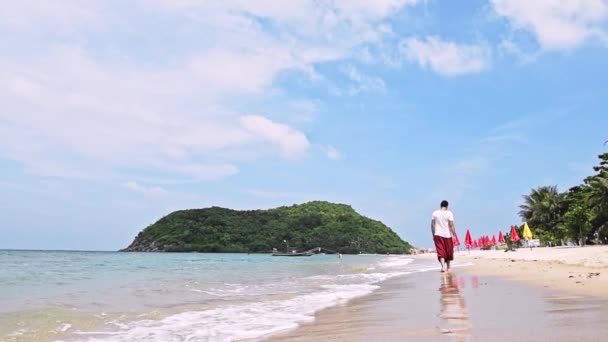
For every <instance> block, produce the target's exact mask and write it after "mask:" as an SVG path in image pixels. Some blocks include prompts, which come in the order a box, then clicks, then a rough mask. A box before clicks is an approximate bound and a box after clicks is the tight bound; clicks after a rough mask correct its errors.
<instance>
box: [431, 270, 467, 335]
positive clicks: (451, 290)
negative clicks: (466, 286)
mask: <svg viewBox="0 0 608 342" xmlns="http://www.w3.org/2000/svg"><path fill="white" fill-rule="evenodd" d="M462 283H464V281H463V280H461V284H462ZM458 285H459V284H458V280H457V279H456V278H455V277H454V276H453V275H452V274H451V273H444V274H443V275H442V281H441V287H440V288H439V292H440V293H441V298H440V301H441V309H440V312H439V320H440V323H439V329H440V330H441V333H442V334H445V335H449V336H454V337H460V338H462V339H458V340H463V341H466V339H467V338H468V337H469V336H470V332H471V324H470V321H469V315H468V313H467V310H466V306H465V302H464V298H463V297H462V295H461V294H460V289H459V288H458Z"/></svg>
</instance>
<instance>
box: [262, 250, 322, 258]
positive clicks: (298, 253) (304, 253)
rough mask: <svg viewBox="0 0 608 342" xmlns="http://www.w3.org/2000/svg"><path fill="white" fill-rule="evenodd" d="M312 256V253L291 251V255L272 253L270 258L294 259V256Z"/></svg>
mask: <svg viewBox="0 0 608 342" xmlns="http://www.w3.org/2000/svg"><path fill="white" fill-rule="evenodd" d="M312 254H313V253H312V252H296V251H292V252H291V253H282V252H274V253H272V256H288V257H295V256H311V255H312Z"/></svg>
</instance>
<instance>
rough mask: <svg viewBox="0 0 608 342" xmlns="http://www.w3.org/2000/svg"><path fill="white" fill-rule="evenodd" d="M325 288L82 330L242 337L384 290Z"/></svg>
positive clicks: (132, 337)
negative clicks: (113, 328) (111, 327)
mask: <svg viewBox="0 0 608 342" xmlns="http://www.w3.org/2000/svg"><path fill="white" fill-rule="evenodd" d="M322 288H323V290H322V291H319V292H315V293H311V294H305V295H300V296H296V297H294V298H291V299H287V300H274V301H268V302H258V303H249V304H243V305H231V306H226V307H218V308H215V309H211V310H206V311H189V312H183V313H179V314H175V315H171V316H169V317H166V318H164V319H161V320H141V321H134V322H130V323H127V324H125V325H124V326H122V329H120V330H118V331H112V332H101V331H100V332H77V334H79V335H80V337H81V338H80V339H79V340H80V341H86V342H127V341H129V342H130V341H146V342H157V341H159V342H160V341H163V342H173V341H175V342H177V341H193V340H196V341H218V342H220V341H222V342H223V341H238V340H244V339H257V338H261V337H264V336H268V335H272V334H275V333H278V332H282V331H286V330H290V329H295V328H297V327H298V326H299V324H301V323H304V322H309V321H312V320H314V314H315V313H316V312H318V311H320V310H323V309H325V308H328V307H331V306H334V305H337V304H342V303H346V302H347V301H348V300H350V299H353V298H356V297H360V296H364V295H367V294H369V293H371V292H372V291H374V290H375V289H377V288H378V286H377V285H372V284H351V285H324V286H322Z"/></svg>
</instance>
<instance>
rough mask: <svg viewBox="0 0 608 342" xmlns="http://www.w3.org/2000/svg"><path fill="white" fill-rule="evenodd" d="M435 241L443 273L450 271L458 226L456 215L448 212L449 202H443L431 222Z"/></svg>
mask: <svg viewBox="0 0 608 342" xmlns="http://www.w3.org/2000/svg"><path fill="white" fill-rule="evenodd" d="M431 231H432V232H433V241H434V242H435V250H436V251H437V259H438V260H439V263H440V264H441V272H445V271H449V270H450V262H451V261H452V260H454V241H453V240H452V238H453V236H455V235H456V226H454V214H452V212H451V211H449V210H448V201H442V202H441V208H440V209H438V210H435V211H434V212H433V218H432V221H431Z"/></svg>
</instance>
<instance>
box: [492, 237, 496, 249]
mask: <svg viewBox="0 0 608 342" xmlns="http://www.w3.org/2000/svg"><path fill="white" fill-rule="evenodd" d="M492 246H496V235H492Z"/></svg>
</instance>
